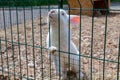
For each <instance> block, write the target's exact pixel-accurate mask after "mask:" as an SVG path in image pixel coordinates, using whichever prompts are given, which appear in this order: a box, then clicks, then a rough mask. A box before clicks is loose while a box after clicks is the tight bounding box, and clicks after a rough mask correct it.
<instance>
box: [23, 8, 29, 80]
mask: <svg viewBox="0 0 120 80" xmlns="http://www.w3.org/2000/svg"><path fill="white" fill-rule="evenodd" d="M23 13H24V33H25V35H24V36H25V37H24V38H25V53H26V67H27V79H28V72H29V71H28V50H27V32H26V17H25V16H26V15H25V6H23Z"/></svg>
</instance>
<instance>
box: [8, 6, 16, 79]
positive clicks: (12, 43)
mask: <svg viewBox="0 0 120 80" xmlns="http://www.w3.org/2000/svg"><path fill="white" fill-rule="evenodd" d="M9 16H10V30H11V43H12V54H13V66H14V79H15V60H14V44H13V30H12V18H11V8H10V6H9Z"/></svg>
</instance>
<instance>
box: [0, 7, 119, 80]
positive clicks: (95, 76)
mask: <svg viewBox="0 0 120 80" xmlns="http://www.w3.org/2000/svg"><path fill="white" fill-rule="evenodd" d="M6 10H7V9H6ZM34 11H35V12H34V13H35V14H34V24H33V26H34V28H32V23H31V18H30V16H31V14H30V11H29V9H28V12H26V16H27V17H28V18H26V19H27V21H26V28H25V29H24V24H23V23H22V22H23V18H24V17H23V16H22V14H23V11H22V10H21V12H20V14H21V16H19V17H20V20H19V21H21V22H20V23H21V24H19V25H18V27H19V33H18V29H17V25H14V24H16V19H15V20H13V21H12V22H14V24H13V26H12V37H11V28H7V29H6V34H7V36H5V30H4V29H0V37H1V38H2V39H3V40H4V39H5V37H6V38H7V40H8V42H7V46H6V43H5V41H1V44H0V47H1V54H0V70H1V69H2V70H4V72H3V73H2V71H0V77H1V76H4V75H5V76H6V75H7V73H8V72H10V73H14V72H15V73H16V74H17V75H21V76H22V78H20V77H17V76H16V77H15V78H19V79H20V80H26V79H25V77H27V76H28V77H29V78H30V80H34V65H35V67H36V68H35V72H36V80H42V79H41V78H42V76H41V75H42V71H43V73H44V75H43V77H44V80H50V61H49V58H48V51H47V50H46V49H45V47H46V45H45V44H46V42H45V41H46V36H47V33H48V26H47V24H46V16H45V15H47V10H45V9H44V10H43V11H45V12H44V13H42V18H41V20H42V21H41V23H40V18H39V17H37V16H36V14H39V11H37V10H34ZM8 13H9V11H6V15H8ZM12 13H13V14H14V15H15V14H16V13H15V11H13V12H12ZM0 14H1V15H2V11H1V12H0ZM13 14H11V15H12V19H14V18H15V17H14V15H13ZM29 14H30V15H29ZM38 16H39V15H38ZM0 17H2V16H0ZM119 18H120V14H116V13H112V14H109V15H108V17H107V38H106V51H105V52H106V54H105V55H106V60H109V61H113V62H108V61H106V62H105V66H104V67H103V61H102V60H97V59H96V58H100V59H103V57H104V36H105V34H104V30H105V21H106V19H105V16H100V17H95V18H94V31H93V33H94V35H93V36H94V38H93V42H94V43H93V44H91V31H92V30H91V29H92V17H89V16H82V17H81V20H82V21H81V22H82V23H81V24H82V25H81V26H82V32H81V54H82V55H84V56H89V57H90V55H91V45H93V57H94V59H92V67H91V59H90V58H86V57H84V56H83V57H82V58H81V68H82V71H83V72H84V73H85V74H86V75H87V76H88V77H90V76H91V75H90V74H91V72H90V71H91V69H92V80H102V78H103V69H104V70H105V73H104V77H105V80H117V71H118V72H120V69H119V70H118V67H117V66H118V65H119V64H118V63H115V62H117V61H118V48H119V46H118V36H119V33H120V20H119ZM0 20H1V19H0ZM6 21H7V22H6V23H7V24H6V26H7V25H8V23H9V15H8V16H7V17H6ZM0 22H1V21H0ZM2 24H3V22H1V25H2ZM40 26H41V29H42V32H41V29H40ZM32 30H34V43H33V34H32ZM71 30H72V31H73V32H72V40H73V42H74V43H75V44H76V46H77V47H78V46H79V26H74V27H72V28H71ZM25 31H26V33H25ZM40 32H41V33H40ZM18 34H19V36H18ZM25 34H26V39H25ZM41 34H42V35H41ZM41 37H42V38H41ZM12 40H13V42H14V43H11V42H12ZM25 40H27V44H28V46H27V47H26V46H25ZM41 40H42V43H41ZM18 42H20V43H21V44H19V43H18ZM33 44H34V46H35V47H34V50H33ZM41 44H42V45H41ZM40 45H41V46H42V47H43V49H42V51H41V48H40ZM26 51H27V52H26ZM41 52H42V53H43V54H40V53H41ZM33 53H34V54H33ZM13 54H14V55H13ZM26 55H27V57H26ZM33 56H34V57H35V59H34V57H33ZM41 58H43V59H42V60H43V64H42V60H41ZM20 60H21V61H20ZM34 60H35V61H34ZM7 61H8V62H7ZM8 65H9V68H8ZM13 65H14V66H13ZM20 65H21V66H20ZM42 65H43V66H42ZM27 69H28V73H27ZM51 70H52V72H51V76H52V80H58V76H56V75H55V67H54V65H52V69H51ZM118 76H120V73H119V75H118ZM10 77H11V80H13V78H14V76H13V74H10ZM119 78H120V77H119ZM0 79H1V78H0ZM5 80H7V79H5ZM16 80H18V79H16ZM87 80H88V79H87Z"/></svg>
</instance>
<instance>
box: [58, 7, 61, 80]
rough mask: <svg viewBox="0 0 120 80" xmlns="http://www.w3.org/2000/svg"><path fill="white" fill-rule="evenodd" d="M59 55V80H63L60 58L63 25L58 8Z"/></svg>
mask: <svg viewBox="0 0 120 80" xmlns="http://www.w3.org/2000/svg"><path fill="white" fill-rule="evenodd" d="M58 9H59V10H58V41H59V42H58V54H59V80H61V59H60V57H61V55H60V49H61V48H60V36H61V35H60V26H61V24H60V7H58Z"/></svg>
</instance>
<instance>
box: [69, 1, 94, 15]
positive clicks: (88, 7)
mask: <svg viewBox="0 0 120 80" xmlns="http://www.w3.org/2000/svg"><path fill="white" fill-rule="evenodd" d="M79 2H80V5H81V6H80V5H79ZM68 3H69V5H70V9H71V10H70V14H77V15H78V14H80V9H78V10H72V9H73V8H82V14H83V15H89V16H91V15H92V9H93V5H92V3H91V0H79V1H78V0H68Z"/></svg>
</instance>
